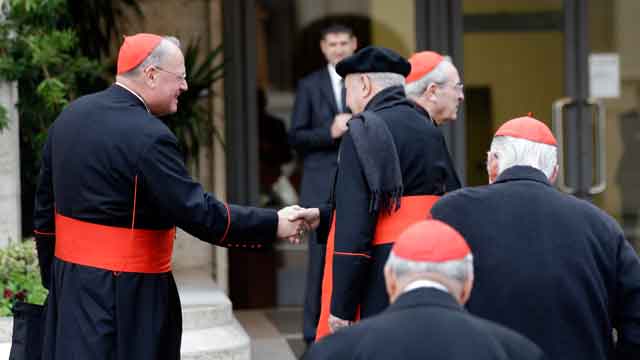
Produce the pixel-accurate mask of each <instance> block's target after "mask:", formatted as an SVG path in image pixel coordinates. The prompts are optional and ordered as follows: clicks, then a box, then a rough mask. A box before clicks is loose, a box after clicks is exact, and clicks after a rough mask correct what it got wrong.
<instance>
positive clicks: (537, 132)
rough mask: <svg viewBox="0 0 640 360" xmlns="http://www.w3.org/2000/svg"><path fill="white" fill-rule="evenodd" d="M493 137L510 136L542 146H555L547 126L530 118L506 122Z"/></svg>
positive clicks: (555, 143)
mask: <svg viewBox="0 0 640 360" xmlns="http://www.w3.org/2000/svg"><path fill="white" fill-rule="evenodd" d="M495 136H511V137H515V138H520V139H525V140H529V141H533V142H537V143H542V144H548V145H554V146H555V145H557V142H556V138H555V137H554V136H553V134H552V133H551V130H549V128H548V127H547V125H545V124H544V123H543V122H542V121H540V120H536V119H534V118H532V117H531V116H523V117H519V118H515V119H511V120H509V121H507V122H506V123H504V124H502V126H500V128H499V129H498V131H496V135H495Z"/></svg>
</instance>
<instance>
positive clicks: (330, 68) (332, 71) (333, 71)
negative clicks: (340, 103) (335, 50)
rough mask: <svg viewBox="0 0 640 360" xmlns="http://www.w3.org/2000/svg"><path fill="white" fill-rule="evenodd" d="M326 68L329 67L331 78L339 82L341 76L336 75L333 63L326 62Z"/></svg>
mask: <svg viewBox="0 0 640 360" xmlns="http://www.w3.org/2000/svg"><path fill="white" fill-rule="evenodd" d="M327 69H329V75H331V80H333V81H334V82H338V83H339V82H340V80H342V76H340V75H338V72H337V71H336V66H335V65H333V64H327Z"/></svg>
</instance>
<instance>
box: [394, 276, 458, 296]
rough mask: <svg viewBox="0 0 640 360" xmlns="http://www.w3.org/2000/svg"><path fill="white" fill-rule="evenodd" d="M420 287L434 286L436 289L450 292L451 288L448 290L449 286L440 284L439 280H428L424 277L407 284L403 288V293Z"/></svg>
mask: <svg viewBox="0 0 640 360" xmlns="http://www.w3.org/2000/svg"><path fill="white" fill-rule="evenodd" d="M418 288H434V289H438V290H442V291H444V292H446V293H448V292H449V290H447V288H446V287H445V286H444V285H442V284H440V283H439V282H435V281H431V280H426V279H422V280H416V281H413V282H410V283H409V285H407V286H405V288H404V289H403V290H402V292H403V293H406V292H409V291H411V290H415V289H418Z"/></svg>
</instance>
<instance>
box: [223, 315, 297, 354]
mask: <svg viewBox="0 0 640 360" xmlns="http://www.w3.org/2000/svg"><path fill="white" fill-rule="evenodd" d="M234 315H235V317H236V318H237V319H238V321H239V322H240V324H242V327H244V329H245V330H246V332H247V334H249V337H250V338H251V359H252V360H295V359H299V358H300V357H301V356H302V354H303V353H304V350H305V345H304V342H303V341H302V333H301V324H302V309H301V308H276V309H261V310H240V311H234Z"/></svg>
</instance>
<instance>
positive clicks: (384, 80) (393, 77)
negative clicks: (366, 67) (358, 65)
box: [364, 72, 404, 89]
mask: <svg viewBox="0 0 640 360" xmlns="http://www.w3.org/2000/svg"><path fill="white" fill-rule="evenodd" d="M364 75H367V77H369V79H370V80H371V82H372V83H373V84H375V85H376V86H378V87H380V88H382V89H384V88H388V87H390V86H402V85H404V76H402V75H400V74H396V73H390V72H375V73H365V74H364Z"/></svg>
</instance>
